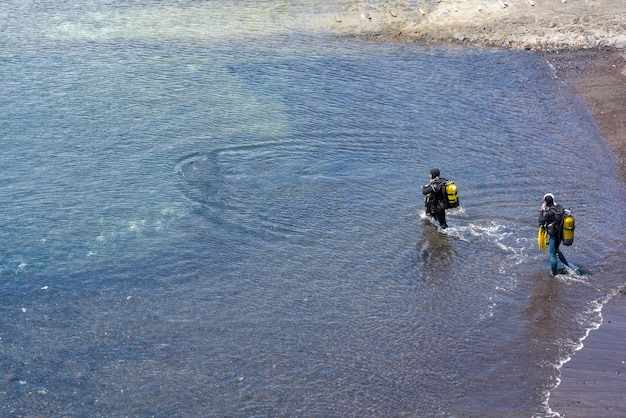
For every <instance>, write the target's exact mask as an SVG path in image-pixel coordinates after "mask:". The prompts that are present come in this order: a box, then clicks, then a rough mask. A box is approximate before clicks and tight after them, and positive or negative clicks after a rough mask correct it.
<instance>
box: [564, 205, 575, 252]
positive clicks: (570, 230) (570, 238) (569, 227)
mask: <svg viewBox="0 0 626 418" xmlns="http://www.w3.org/2000/svg"><path fill="white" fill-rule="evenodd" d="M574 228H575V226H574V217H573V216H572V213H571V212H570V211H569V210H568V211H566V212H565V217H564V218H563V245H572V244H573V243H574Z"/></svg>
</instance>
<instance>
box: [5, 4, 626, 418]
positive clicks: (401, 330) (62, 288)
mask: <svg viewBox="0 0 626 418" xmlns="http://www.w3.org/2000/svg"><path fill="white" fill-rule="evenodd" d="M11 3H12V2H11ZM191 5H193V7H194V9H193V11H194V12H193V13H192V12H191V11H190V10H191V9H189V7H191ZM215 5H218V4H217V3H210V2H208V3H207V2H200V3H198V2H187V3H184V2H183V3H180V2H171V3H166V4H165V5H164V4H162V3H159V4H158V5H155V4H153V3H150V2H145V3H143V4H142V5H136V6H135V7H132V8H122V9H119V8H117V6H115V5H108V4H107V3H97V4H96V3H90V2H84V3H79V4H78V5H74V6H73V7H69V6H68V7H66V8H65V9H62V8H61V7H62V6H54V7H51V8H50V9H36V8H35V7H34V6H32V5H28V4H24V5H18V4H17V3H15V4H11V6H15V7H16V8H17V9H14V10H18V11H19V12H20V13H19V14H17V15H14V14H8V13H7V12H6V10H9V9H8V8H6V7H5V8H4V9H1V10H3V14H2V15H1V16H2V25H1V26H0V27H1V28H2V29H1V30H2V33H3V34H4V35H5V36H4V41H3V43H2V44H0V80H1V81H0V85H1V86H2V91H3V92H5V94H4V95H3V98H2V99H1V100H0V109H1V112H0V115H2V116H0V131H1V132H2V136H1V141H2V146H3V149H4V150H5V151H4V152H3V153H2V157H0V158H1V163H2V167H3V177H2V181H1V183H0V184H1V185H2V191H3V193H2V195H1V196H2V197H1V198H0V208H1V211H0V213H2V218H1V220H0V224H1V227H2V228H1V231H0V251H1V252H0V261H1V264H0V274H1V276H0V298H1V302H2V303H0V309H1V310H2V315H0V346H1V347H2V351H1V352H2V354H1V355H0V364H1V366H2V369H3V375H2V378H1V379H0V401H1V402H0V405H1V406H0V412H1V413H0V415H3V416H14V415H27V414H42V415H50V416H57V415H59V416H61V415H73V416H83V415H90V416H122V415H124V416H177V415H178V416H190V415H191V416H225V415H227V416H251V415H256V416H294V415H295V416H363V415H373V416H381V415H384V416H475V415H486V416H490V415H491V416H494V415H498V416H542V415H550V414H551V411H550V408H549V405H548V402H547V399H548V394H549V391H550V390H551V389H552V388H553V387H554V386H555V385H556V383H557V381H558V376H559V367H560V364H561V363H562V362H563V361H565V360H566V359H567V358H569V356H571V354H572V353H573V351H574V350H575V349H576V348H577V347H578V346H579V342H580V340H581V339H582V338H584V336H585V335H586V334H587V332H588V330H589V329H591V328H593V327H594V326H596V325H597V323H598V321H599V319H600V316H599V311H600V308H601V306H602V304H603V303H604V302H605V301H606V299H607V298H608V297H610V296H611V295H612V294H613V293H614V292H615V291H616V289H617V288H619V287H620V286H622V285H623V284H624V279H623V277H624V268H623V265H622V264H623V263H621V262H620V260H621V256H622V252H621V249H620V248H623V238H622V237H621V236H620V234H619V231H621V230H623V229H624V228H623V227H624V224H623V220H622V219H619V218H614V217H610V216H607V214H612V213H621V212H620V211H621V206H620V204H619V203H620V202H623V201H624V196H625V193H624V192H625V191H624V185H623V182H622V181H621V180H620V179H619V177H618V174H617V170H616V165H615V159H614V157H613V155H612V154H611V150H610V147H609V146H608V145H607V143H606V141H605V140H604V139H603V138H602V137H600V135H599V133H598V131H597V128H596V126H595V124H594V123H593V121H592V119H591V117H590V115H589V112H588V111H587V109H586V108H585V106H584V105H583V104H582V103H581V101H580V99H579V98H578V97H576V96H575V95H573V94H572V93H571V92H569V91H568V90H567V89H565V88H564V86H562V85H561V84H559V83H558V82H557V81H556V80H555V79H554V78H553V74H552V71H551V69H550V67H549V66H548V65H547V64H546V63H544V62H543V61H541V59H540V58H538V57H536V56H534V55H532V54H527V53H520V52H510V51H491V50H472V49H463V48H438V47H425V46H420V45H410V44H397V43H377V42H367V41H363V40H358V39H339V38H334V37H330V36H323V35H320V34H315V33H306V32H305V33H303V32H298V33H293V31H292V28H291V27H290V26H289V25H286V26H285V25H283V26H281V25H269V24H268V23H267V21H266V20H265V19H266V16H272V15H273V14H275V15H276V16H279V17H277V19H278V20H279V21H282V20H281V19H280V16H282V15H281V12H280V10H278V9H275V10H273V11H269V12H267V14H260V15H258V19H257V20H256V21H255V22H251V21H249V20H247V19H249V18H248V17H246V19H243V18H242V17H241V15H240V14H233V13H234V12H232V11H233V10H238V12H237V13H241V9H240V8H239V9H238V8H234V9H228V8H227V9H226V10H227V11H231V14H228V13H224V9H219V8H218V9H215V8H213V9H212V8H211V6H215ZM249 7H251V6H249ZM276 7H278V6H276ZM199 10H203V11H205V12H206V14H204V13H198V11H199ZM207 10H208V11H207ZM244 10H249V9H246V8H244ZM218 15H219V17H220V18H221V19H222V21H223V19H225V16H228V19H232V21H231V20H227V21H226V22H227V23H229V24H223V25H215V27H214V26H212V25H206V19H209V17H210V16H218ZM237 16H240V17H241V18H240V20H239V22H240V23H239V24H235V23H232V22H237V18H236V17H237ZM246 16H249V15H246ZM27 17H30V19H28V18H27ZM166 17H167V19H166ZM203 19H204V20H203ZM241 19H243V20H241ZM218 21H220V20H219V19H218ZM181 22H182V23H181ZM185 22H186V23H185ZM203 22H204V23H203ZM209 27H210V28H211V29H210V30H209V29H207V28H209ZM29 28H33V29H37V30H29ZM216 28H220V29H216ZM229 28H230V29H229ZM227 29H229V30H227ZM433 166H439V167H440V168H441V169H442V173H443V175H444V176H448V177H452V178H454V179H455V180H456V182H457V184H458V185H459V188H460V198H461V208H460V209H458V210H455V211H452V212H451V213H450V214H449V223H450V225H451V228H450V229H449V230H448V231H447V232H446V234H442V233H439V232H437V231H436V229H435V228H433V226H432V225H431V224H430V223H429V222H428V221H427V220H425V219H424V217H423V210H422V196H421V194H420V191H419V185H420V184H423V183H425V182H426V181H427V176H428V170H429V169H430V168H431V167H433ZM590 185H592V186H590ZM548 191H550V192H553V193H554V194H555V195H556V197H557V201H559V202H560V203H563V204H565V205H566V206H569V207H571V208H572V209H573V210H574V214H575V216H576V220H577V230H576V235H577V236H576V242H575V245H574V246H573V247H570V248H566V249H565V252H566V255H567V257H568V259H569V260H570V261H571V262H572V263H574V264H575V265H576V266H577V267H578V273H570V274H567V275H561V276H559V277H557V278H551V277H550V276H549V266H548V257H547V255H545V254H542V253H539V252H538V251H537V249H536V245H535V237H536V228H535V223H536V214H537V208H538V206H539V204H540V200H541V197H542V196H543V194H544V193H546V192H548Z"/></svg>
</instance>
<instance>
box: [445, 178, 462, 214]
mask: <svg viewBox="0 0 626 418" xmlns="http://www.w3.org/2000/svg"><path fill="white" fill-rule="evenodd" d="M446 197H447V200H448V207H449V208H456V207H458V206H459V195H458V194H457V189H456V184H454V182H453V181H451V180H448V181H447V182H446Z"/></svg>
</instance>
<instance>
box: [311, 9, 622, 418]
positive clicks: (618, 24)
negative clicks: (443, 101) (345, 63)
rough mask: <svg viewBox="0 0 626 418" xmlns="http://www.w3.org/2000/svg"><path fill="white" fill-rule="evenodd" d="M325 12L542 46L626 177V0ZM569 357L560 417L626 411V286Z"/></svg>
mask: <svg viewBox="0 0 626 418" xmlns="http://www.w3.org/2000/svg"><path fill="white" fill-rule="evenodd" d="M340 3H341V4H343V7H340V9H339V10H338V13H337V14H335V15H334V16H323V17H322V16H319V15H318V16H317V18H318V19H320V21H318V22H317V23H318V24H320V23H321V22H322V21H323V22H325V23H322V26H324V25H325V26H326V29H327V30H328V31H329V32H331V33H335V34H337V35H346V36H359V37H363V38H368V39H378V40H395V41H405V42H423V43H433V44H440V45H446V44H448V45H466V46H474V47H498V48H504V49H523V50H527V51H532V52H533V53H537V54H540V56H541V57H542V58H543V59H545V60H546V62H548V63H549V64H551V65H552V66H553V67H554V69H555V74H556V77H557V79H558V80H560V81H562V82H564V83H565V85H566V86H567V87H568V88H569V89H570V90H572V91H573V92H575V93H576V94H578V96H580V97H581V99H582V100H583V102H584V103H585V104H586V105H587V107H588V108H589V110H590V112H591V114H592V117H593V119H594V121H595V123H596V124H597V125H598V128H599V130H600V133H601V135H602V136H603V137H604V138H605V139H606V140H607V142H608V143H609V144H610V145H611V147H612V149H613V151H614V154H615V156H616V165H617V167H616V168H617V171H618V174H619V176H620V177H621V179H622V180H623V181H626V4H624V3H623V0H586V1H584V2H581V1H571V2H568V0H490V1H487V0H474V1H472V2H468V1H461V0H426V1H424V2H420V6H418V5H417V3H407V2H401V1H388V2H381V1H380V0H379V1H372V0H366V1H364V2H359V3H357V2H353V1H351V2H347V1H341V2H340ZM602 316H603V322H602V324H601V326H600V327H599V328H598V329H596V330H593V331H591V332H590V333H589V335H588V337H587V338H586V339H585V340H584V346H583V347H582V348H581V349H580V350H579V351H577V352H576V353H575V355H574V356H573V357H572V358H571V359H570V360H569V361H568V362H567V363H565V364H564V365H563V367H562V368H561V370H560V374H561V379H560V383H559V385H558V386H557V387H556V388H554V389H553V390H552V391H551V393H550V398H549V402H548V404H549V407H550V410H551V411H553V413H554V414H555V415H557V416H561V417H591V416H602V417H623V416H626V392H624V388H625V387H626V349H624V346H625V345H626V344H625V343H626V292H625V289H624V288H622V289H621V290H620V291H619V292H618V293H617V295H616V296H615V297H613V298H612V299H611V300H610V301H608V302H607V303H606V304H605V306H604V307H603V309H602Z"/></svg>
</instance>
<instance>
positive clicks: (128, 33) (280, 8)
mask: <svg viewBox="0 0 626 418" xmlns="http://www.w3.org/2000/svg"><path fill="white" fill-rule="evenodd" d="M289 3H290V2H285V3H278V4H274V2H271V3H269V2H268V3H266V2H249V3H241V2H237V4H224V3H219V4H218V3H213V4H210V3H209V4H206V5H203V6H184V7H180V6H148V7H136V8H130V9H121V10H120V9H116V10H103V11H95V12H87V13H82V14H71V13H67V14H62V15H56V16H54V17H53V18H52V19H51V21H50V22H51V23H50V26H49V28H48V34H49V35H50V36H51V37H53V38H55V39H60V40H69V39H82V40H92V41H104V40H111V39H138V38H143V39H172V40H175V39H192V40H206V39H212V38H232V37H241V36H245V37H250V36H264V35H275V34H280V33H287V32H291V31H296V32H299V31H302V29H303V28H309V29H310V28H312V27H316V26H319V24H320V23H319V22H321V21H326V22H328V23H331V22H332V19H329V18H328V16H331V17H332V16H333V15H332V12H331V11H332V10H339V9H340V8H339V7H330V8H328V10H327V11H326V12H325V11H323V9H322V11H320V8H316V7H315V5H307V7H308V8H307V9H304V8H303V7H302V6H299V7H296V6H293V5H292V4H289ZM319 16H323V18H322V19H321V20H320V19H319Z"/></svg>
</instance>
